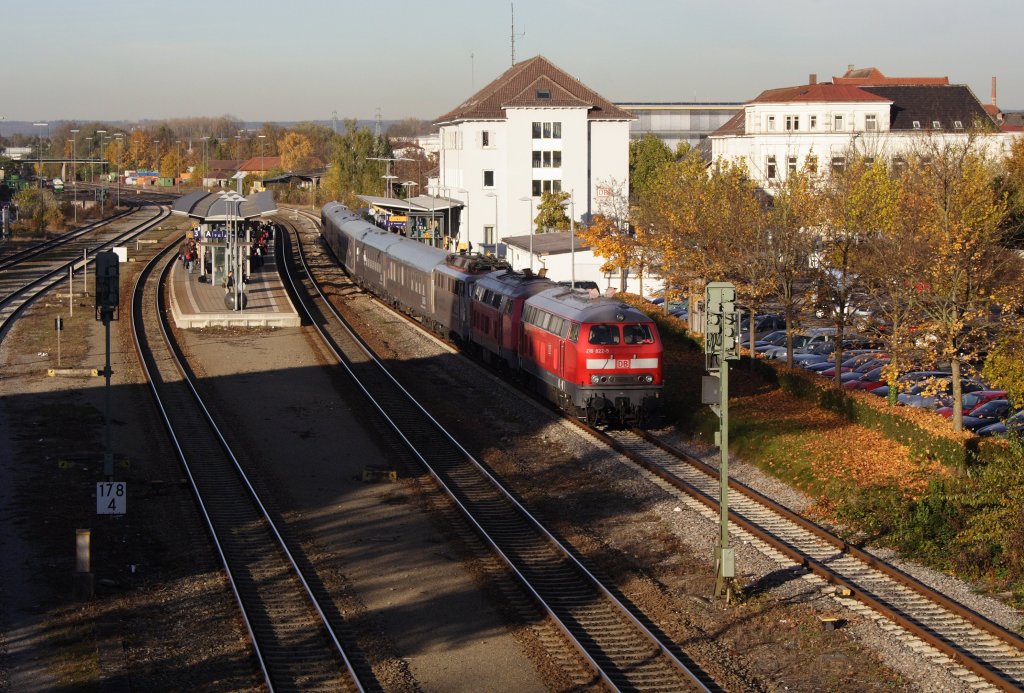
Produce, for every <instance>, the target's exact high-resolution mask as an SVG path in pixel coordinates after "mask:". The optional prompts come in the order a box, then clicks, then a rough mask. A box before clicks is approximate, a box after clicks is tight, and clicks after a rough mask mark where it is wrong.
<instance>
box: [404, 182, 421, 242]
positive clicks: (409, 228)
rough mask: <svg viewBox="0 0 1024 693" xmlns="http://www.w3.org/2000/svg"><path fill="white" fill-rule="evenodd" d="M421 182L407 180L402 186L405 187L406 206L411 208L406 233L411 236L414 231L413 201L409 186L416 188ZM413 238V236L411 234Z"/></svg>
mask: <svg viewBox="0 0 1024 693" xmlns="http://www.w3.org/2000/svg"><path fill="white" fill-rule="evenodd" d="M417 185H419V183H417V182H416V181H414V180H407V181H405V182H404V183H402V187H403V188H405V206H406V207H407V208H408V209H409V211H408V213H407V214H406V216H405V235H406V236H409V234H410V233H412V202H410V200H409V188H414V187H416V186H417ZM410 238H411V236H410Z"/></svg>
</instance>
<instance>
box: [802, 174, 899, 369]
mask: <svg viewBox="0 0 1024 693" xmlns="http://www.w3.org/2000/svg"><path fill="white" fill-rule="evenodd" d="M846 161H847V165H846V166H845V167H844V168H843V169H841V170H834V171H832V174H831V176H829V177H828V178H827V179H826V180H823V181H822V183H821V184H820V185H819V186H818V187H817V189H816V192H817V194H816V196H815V197H816V199H817V202H818V204H817V211H818V213H817V215H816V216H817V219H815V222H816V223H815V227H814V228H815V232H816V234H817V236H818V241H819V244H820V248H819V252H818V254H817V265H818V273H819V276H818V292H817V298H818V306H819V308H820V309H821V310H822V311H823V313H824V315H825V317H826V318H827V319H829V321H830V322H831V323H832V325H833V326H834V327H835V329H836V335H835V342H836V344H835V351H834V352H833V353H834V357H835V361H836V363H837V364H838V363H841V362H842V360H843V339H844V337H845V336H846V332H847V328H848V327H850V326H851V323H852V322H853V321H852V316H853V309H854V307H855V306H853V297H854V296H855V295H857V294H861V293H863V285H862V283H861V279H860V267H861V266H863V264H864V262H863V259H862V258H863V257H864V256H865V254H866V249H867V248H868V246H869V244H870V242H871V241H872V240H873V239H874V238H876V237H878V236H884V235H886V234H888V233H889V231H890V229H891V228H892V227H893V225H894V223H895V217H896V214H897V210H898V202H899V186H898V185H897V183H896V182H895V181H894V180H893V178H892V177H891V176H890V175H889V172H888V170H887V169H886V167H885V165H884V164H883V163H882V162H881V161H877V160H876V161H873V160H872V159H869V158H867V157H863V156H859V155H853V156H847V157H846ZM841 376H842V370H841V369H839V368H836V369H835V385H836V387H839V386H840V385H841V382H842V381H841Z"/></svg>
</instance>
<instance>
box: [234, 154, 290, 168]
mask: <svg viewBox="0 0 1024 693" xmlns="http://www.w3.org/2000/svg"><path fill="white" fill-rule="evenodd" d="M275 168H281V157H279V156H254V157H253V158H251V159H248V160H246V161H244V162H243V163H242V165H241V166H239V167H238V170H239V171H270V170H271V169H275Z"/></svg>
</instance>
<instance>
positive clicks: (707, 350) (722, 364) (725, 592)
mask: <svg viewBox="0 0 1024 693" xmlns="http://www.w3.org/2000/svg"><path fill="white" fill-rule="evenodd" d="M704 310H705V314H706V316H707V320H706V322H707V326H706V327H705V328H704V355H705V359H706V364H707V371H708V373H709V375H706V376H704V379H703V387H702V388H701V402H702V403H703V404H708V405H710V406H711V410H712V411H714V412H715V414H717V415H718V418H719V421H720V424H719V430H718V432H717V433H715V444H716V445H718V447H719V450H720V452H721V456H722V457H721V460H722V461H721V463H720V465H719V472H718V477H719V494H720V497H719V504H718V505H719V511H720V514H719V543H718V546H717V547H716V548H715V566H716V568H715V572H716V573H717V577H716V580H715V596H716V597H724V598H725V600H726V601H727V602H731V601H732V600H733V597H734V596H735V585H734V581H735V578H736V558H735V556H734V554H733V550H732V549H731V548H730V547H729V361H735V360H737V359H739V357H740V354H739V338H738V332H739V331H738V329H737V328H738V326H739V315H738V314H737V312H736V287H735V286H733V285H732V284H729V283H728V282H711V283H710V284H708V285H707V288H706V289H705V292H704Z"/></svg>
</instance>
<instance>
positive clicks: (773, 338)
mask: <svg viewBox="0 0 1024 693" xmlns="http://www.w3.org/2000/svg"><path fill="white" fill-rule="evenodd" d="M785 344H786V331H785V330H776V331H775V332H771V333H769V334H767V335H765V336H764V339H759V340H757V341H756V342H754V351H756V352H757V353H759V354H761V353H764V352H765V351H767V350H768V349H770V348H772V347H777V346H780V345H782V346H785Z"/></svg>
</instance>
